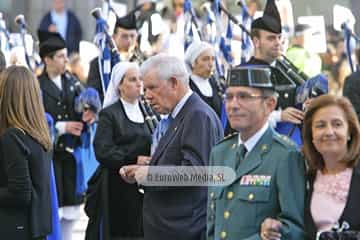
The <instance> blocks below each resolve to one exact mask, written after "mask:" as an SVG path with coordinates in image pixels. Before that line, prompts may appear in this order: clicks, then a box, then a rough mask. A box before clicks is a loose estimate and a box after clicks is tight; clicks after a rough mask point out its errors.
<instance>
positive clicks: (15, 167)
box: [0, 66, 51, 240]
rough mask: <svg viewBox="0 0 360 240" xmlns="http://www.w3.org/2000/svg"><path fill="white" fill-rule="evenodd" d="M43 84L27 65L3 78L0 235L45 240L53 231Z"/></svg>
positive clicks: (0, 79)
mask: <svg viewBox="0 0 360 240" xmlns="http://www.w3.org/2000/svg"><path fill="white" fill-rule="evenodd" d="M40 96H41V93H40V88H39V83H38V81H37V79H36V78H35V76H34V75H33V74H32V73H31V72H30V71H29V70H28V69H26V68H25V67H22V66H11V67H9V68H7V69H6V70H4V72H3V73H2V75H1V76H0V112H1V114H0V144H1V145H0V146H1V147H0V150H1V152H0V154H1V155H0V225H1V228H0V236H1V238H2V239H17V240H25V239H37V240H39V239H45V238H46V235H48V234H49V233H50V232H51V202H50V154H49V152H50V149H51V139H50V135H49V130H48V126H47V123H46V121H45V112H44V108H43V104H42V102H41V97H40Z"/></svg>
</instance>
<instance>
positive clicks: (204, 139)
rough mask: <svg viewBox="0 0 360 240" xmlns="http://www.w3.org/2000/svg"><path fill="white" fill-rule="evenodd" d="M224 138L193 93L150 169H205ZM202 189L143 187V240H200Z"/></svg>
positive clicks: (217, 123)
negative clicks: (212, 149)
mask: <svg viewBox="0 0 360 240" xmlns="http://www.w3.org/2000/svg"><path fill="white" fill-rule="evenodd" d="M222 137H223V129H222V127H221V123H220V121H219V118H218V117H217V115H216V113H215V112H214V111H213V110H212V109H211V108H210V107H209V106H208V105H207V104H206V103H204V102H203V101H202V100H201V98H200V97H199V96H198V95H197V94H196V93H193V94H192V95H191V96H190V97H189V98H188V99H187V101H186V102H185V104H184V106H183V107H182V109H181V110H180V112H179V113H178V114H177V116H176V117H175V119H174V120H173V121H172V122H171V123H170V125H169V128H168V130H167V131H166V133H165V135H164V136H163V137H162V138H161V139H160V141H159V144H158V146H157V148H156V150H155V152H154V154H153V156H152V159H151V162H150V165H151V166H164V165H172V166H204V165H208V163H209V156H210V150H211V147H212V146H214V145H215V144H216V143H217V142H218V141H220V140H221V139H222ZM206 202H207V189H206V188H205V187H146V188H145V196H144V211H143V214H144V235H145V239H146V240H154V239H157V240H168V239H172V240H202V239H205V231H206Z"/></svg>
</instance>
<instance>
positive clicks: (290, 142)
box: [274, 133, 296, 147]
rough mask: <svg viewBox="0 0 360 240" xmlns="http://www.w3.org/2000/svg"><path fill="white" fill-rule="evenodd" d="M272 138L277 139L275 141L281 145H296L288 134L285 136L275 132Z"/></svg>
mask: <svg viewBox="0 0 360 240" xmlns="http://www.w3.org/2000/svg"><path fill="white" fill-rule="evenodd" d="M274 139H275V140H277V142H279V143H281V145H283V146H285V147H289V146H291V147H296V144H295V143H294V142H293V140H291V139H290V138H289V137H288V136H285V135H282V134H279V133H275V134H274Z"/></svg>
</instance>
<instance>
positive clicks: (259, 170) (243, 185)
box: [207, 127, 305, 240]
mask: <svg viewBox="0 0 360 240" xmlns="http://www.w3.org/2000/svg"><path fill="white" fill-rule="evenodd" d="M238 140H239V138H238V135H237V134H236V135H233V136H231V137H229V138H227V139H225V140H223V141H222V142H220V143H219V144H218V145H217V146H215V147H214V148H213V150H212V153H211V157H210V164H211V165H213V166H229V167H232V168H233V169H234V170H235V172H236V178H235V180H234V181H233V183H232V184H230V185H228V186H225V187H224V186H222V187H209V195H208V212H207V213H208V216H207V237H208V240H212V239H232V240H235V239H236V240H253V239H254V240H255V239H261V238H260V227H261V223H262V222H263V221H264V220H265V219H266V218H268V217H270V218H274V219H277V220H280V221H281V222H282V224H283V226H282V228H281V234H282V237H281V239H282V240H283V239H291V240H301V239H304V234H303V224H304V220H303V217H304V216H303V215H304V214H303V212H304V195H305V181H304V161H303V158H302V156H301V154H300V153H299V152H298V151H297V150H296V147H295V145H294V144H293V143H292V142H291V140H289V139H288V138H286V137H284V136H281V135H279V134H277V133H275V132H274V131H273V130H272V129H271V128H270V127H269V128H268V129H267V130H266V132H265V133H264V135H263V136H262V137H261V138H260V139H259V141H258V142H257V143H256V145H255V147H254V148H253V149H252V150H251V151H250V152H248V153H247V154H246V155H245V158H243V159H242V160H241V162H240V163H239V159H240V157H239V153H238V151H239V146H238Z"/></svg>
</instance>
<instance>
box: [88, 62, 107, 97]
mask: <svg viewBox="0 0 360 240" xmlns="http://www.w3.org/2000/svg"><path fill="white" fill-rule="evenodd" d="M87 85H88V86H89V87H93V88H95V89H96V90H97V91H98V93H99V97H100V100H101V103H103V102H104V92H103V88H102V85H101V77H100V72H99V57H96V58H94V59H93V60H91V62H90V67H89V74H88V80H87Z"/></svg>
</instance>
